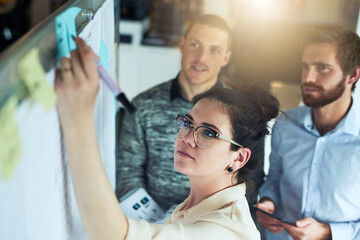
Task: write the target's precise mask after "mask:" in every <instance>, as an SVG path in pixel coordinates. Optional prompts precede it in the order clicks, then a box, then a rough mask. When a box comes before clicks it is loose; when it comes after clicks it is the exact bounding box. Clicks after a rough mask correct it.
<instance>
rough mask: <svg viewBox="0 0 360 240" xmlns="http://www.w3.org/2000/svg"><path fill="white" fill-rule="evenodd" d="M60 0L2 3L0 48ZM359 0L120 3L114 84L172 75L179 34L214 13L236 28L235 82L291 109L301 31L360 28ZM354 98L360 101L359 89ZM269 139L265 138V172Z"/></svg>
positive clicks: (131, 90)
mask: <svg viewBox="0 0 360 240" xmlns="http://www.w3.org/2000/svg"><path fill="white" fill-rule="evenodd" d="M64 3H66V1H62V0H52V1H49V0H0V24H1V25H0V53H1V51H2V50H4V49H6V47H8V46H10V45H11V44H12V43H14V42H15V41H16V40H17V39H18V38H20V37H21V36H22V35H23V34H26V33H27V32H28V31H29V30H31V28H33V27H35V26H37V24H39V23H41V22H42V21H43V20H44V19H45V18H46V17H47V16H48V15H50V14H51V13H52V12H53V11H55V10H56V9H57V8H58V7H59V6H61V5H62V4H64ZM359 8H360V0H222V1H219V0H136V1H135V0H120V11H119V12H120V16H118V18H116V19H118V21H119V22H118V24H116V25H115V26H117V27H118V29H117V30H118V32H119V35H118V36H116V37H117V38H118V42H119V43H118V45H117V53H116V55H117V57H118V59H117V63H116V64H117V66H116V67H117V81H118V83H119V85H120V87H121V89H122V90H123V91H124V92H125V93H126V95H127V96H128V98H130V99H132V98H133V97H135V96H136V95H137V94H138V93H140V92H142V91H144V90H146V89H148V88H150V87H152V86H155V85H157V84H159V83H161V82H164V81H167V80H169V79H172V78H174V77H175V76H176V75H177V73H178V72H179V70H180V61H181V54H180V52H179V49H178V47H177V45H178V40H179V37H180V36H181V33H182V32H184V30H185V29H186V26H187V25H188V23H189V20H191V19H193V18H195V17H196V16H198V15H200V14H206V13H209V14H216V15H219V16H221V17H223V18H225V19H226V20H227V21H228V22H229V24H230V25H231V27H232V28H233V33H234V35H233V42H234V43H235V44H234V45H233V49H232V51H233V55H232V59H231V61H230V63H229V64H228V66H227V67H225V68H224V69H223V70H222V77H223V78H224V79H227V80H230V81H237V82H241V83H253V84H256V85H259V86H261V87H264V88H267V89H270V90H271V91H272V92H273V93H274V94H275V95H276V96H277V97H278V99H279V100H280V104H281V109H282V110H287V109H290V108H293V107H296V106H299V105H300V104H302V103H301V96H300V91H299V86H300V74H301V69H300V61H301V47H300V42H301V36H302V34H304V33H305V32H306V31H307V29H308V28H309V27H310V26H311V25H320V24H325V25H341V26H345V27H348V28H350V29H352V30H355V31H356V32H357V33H358V34H359V33H360V24H359V22H360V21H359ZM354 97H356V98H359V99H360V87H358V88H356V90H355V92H354ZM269 153H270V138H267V139H266V141H265V172H267V169H268V167H269V164H268V161H267V159H268V156H269Z"/></svg>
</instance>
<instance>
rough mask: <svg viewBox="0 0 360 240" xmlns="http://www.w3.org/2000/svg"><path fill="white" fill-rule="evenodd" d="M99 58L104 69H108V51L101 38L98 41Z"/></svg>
mask: <svg viewBox="0 0 360 240" xmlns="http://www.w3.org/2000/svg"><path fill="white" fill-rule="evenodd" d="M99 57H100V60H101V65H103V67H104V68H105V69H108V67H109V53H108V50H107V47H106V45H105V43H104V41H103V40H102V39H101V43H100V56H99Z"/></svg>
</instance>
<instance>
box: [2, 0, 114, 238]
mask: <svg viewBox="0 0 360 240" xmlns="http://www.w3.org/2000/svg"><path fill="white" fill-rule="evenodd" d="M49 24H52V22H51V23H49ZM114 31H115V27H114V1H113V0H106V1H104V3H103V4H102V6H101V7H100V8H99V9H98V10H97V11H96V13H95V15H94V18H93V20H91V21H90V22H89V23H88V24H87V26H86V27H85V28H84V29H83V30H82V32H81V33H80V34H79V35H80V36H82V37H83V38H84V39H85V40H86V41H87V42H88V44H89V45H90V46H92V47H93V49H94V51H95V53H96V54H98V55H102V59H101V61H102V62H103V63H104V62H105V63H106V68H107V70H108V72H109V73H110V75H112V77H113V78H115V55H114V48H115V47H114V39H115V37H114ZM20 47H21V46H20ZM101 48H105V49H106V51H105V52H106V54H103V53H101V50H102V51H103V49H101ZM54 67H55V66H54ZM54 67H53V68H52V69H50V70H49V71H47V72H46V81H47V82H48V84H49V85H50V86H52V87H53V85H54V72H55V71H54ZM115 109H116V104H115V100H114V97H113V95H112V93H111V92H110V91H109V90H108V89H107V88H106V87H104V85H103V83H102V82H100V89H99V93H98V96H97V99H96V105H95V112H94V118H95V124H96V133H97V141H98V145H99V149H100V154H101V157H102V160H103V163H104V166H105V170H106V172H107V174H108V177H109V179H110V183H111V184H112V186H113V188H114V186H115ZM14 121H15V125H16V127H17V133H18V138H19V149H20V151H21V157H20V158H19V159H18V161H16V162H15V164H14V167H13V169H12V170H11V171H9V170H6V169H5V167H4V166H6V165H3V164H0V239H86V235H85V232H84V230H83V227H82V224H81V221H80V217H79V212H78V210H77V206H76V201H75V196H74V192H73V189H72V186H71V177H70V174H69V170H68V166H67V159H66V155H65V149H64V144H63V141H62V134H61V131H60V126H59V121H58V115H57V111H56V107H55V105H53V106H51V108H50V110H46V109H45V108H44V106H43V104H41V103H40V102H39V101H34V99H32V98H31V97H29V98H25V99H22V100H21V101H20V102H19V103H18V105H17V107H16V109H15V110H14ZM0 128H1V126H0ZM6 147H7V144H6V142H2V145H1V146H0V149H6ZM2 160H4V159H0V162H1V161H2ZM3 162H4V161H3ZM5 172H6V174H7V175H6V176H7V177H5V174H4V173H5Z"/></svg>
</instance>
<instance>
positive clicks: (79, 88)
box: [55, 37, 99, 129]
mask: <svg viewBox="0 0 360 240" xmlns="http://www.w3.org/2000/svg"><path fill="white" fill-rule="evenodd" d="M74 40H75V43H76V45H77V49H76V50H73V51H71V58H70V59H69V58H62V59H61V62H60V64H61V68H60V69H57V70H56V79H55V91H56V93H57V95H58V103H57V109H58V113H59V117H60V122H61V125H62V127H63V129H74V128H75V129H77V128H78V127H80V126H83V125H85V126H86V125H87V124H85V123H87V122H88V121H93V118H94V116H93V112H94V105H95V99H96V95H97V92H98V89H99V74H98V72H97V68H96V64H95V61H94V59H95V54H94V53H93V52H92V50H91V48H90V47H89V46H88V45H87V44H86V43H85V41H84V40H82V39H81V38H78V37H76V38H74Z"/></svg>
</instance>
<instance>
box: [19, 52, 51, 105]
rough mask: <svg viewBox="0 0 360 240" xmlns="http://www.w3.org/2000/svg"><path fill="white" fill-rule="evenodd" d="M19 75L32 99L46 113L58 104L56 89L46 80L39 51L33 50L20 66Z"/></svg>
mask: <svg viewBox="0 0 360 240" xmlns="http://www.w3.org/2000/svg"><path fill="white" fill-rule="evenodd" d="M18 70H19V75H20V77H21V79H22V80H23V81H24V83H25V85H26V86H27V88H28V89H29V91H30V94H31V96H32V98H34V99H35V100H38V101H40V102H41V104H42V105H43V107H44V108H45V110H46V111H48V112H49V111H50V109H51V108H52V107H53V106H54V105H55V103H56V99H57V97H56V94H55V91H54V89H53V88H52V87H51V86H50V84H49V83H48V81H47V80H46V73H45V71H44V69H43V68H42V66H41V64H40V59H39V49H37V48H33V49H31V50H30V52H29V53H28V54H26V56H25V57H23V58H22V59H21V60H20V62H19V64H18Z"/></svg>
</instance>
